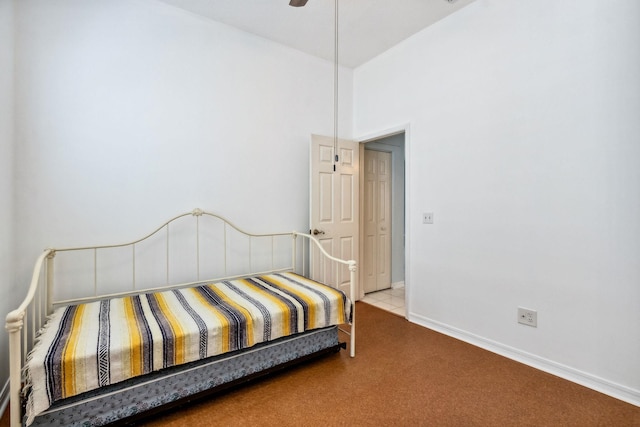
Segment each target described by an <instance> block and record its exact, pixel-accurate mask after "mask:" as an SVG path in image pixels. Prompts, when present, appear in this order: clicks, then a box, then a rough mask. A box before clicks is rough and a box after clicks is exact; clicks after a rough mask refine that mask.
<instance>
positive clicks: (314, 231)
mask: <svg viewBox="0 0 640 427" xmlns="http://www.w3.org/2000/svg"><path fill="white" fill-rule="evenodd" d="M312 233H313V235H314V236H317V235H318V234H324V231H322V230H318V229H317V228H314V229H313V232H312Z"/></svg>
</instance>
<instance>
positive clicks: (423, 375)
mask: <svg viewBox="0 0 640 427" xmlns="http://www.w3.org/2000/svg"><path fill="white" fill-rule="evenodd" d="M357 315H358V319H357V325H358V330H357V347H356V351H357V354H356V357H355V358H354V359H351V358H349V355H348V352H346V351H341V352H340V353H339V354H331V355H328V356H325V357H321V358H319V359H316V360H313V361H311V362H307V363H304V364H301V365H299V366H297V367H294V368H290V369H287V370H285V371H283V372H281V373H279V374H275V375H272V376H270V377H268V378H265V379H261V380H257V381H255V382H253V383H250V384H248V385H244V386H241V387H238V388H236V389H233V390H231V391H229V392H226V393H224V394H221V395H218V396H215V397H211V398H207V399H205V400H202V401H199V402H195V403H191V404H189V405H185V406H183V407H181V408H179V409H174V410H171V411H170V412H169V413H165V414H162V415H159V416H157V417H155V418H153V419H149V420H145V421H144V422H139V423H138V424H137V425H138V426H145V427H163V426H166V427H169V426H246V425H251V426H276V425H277V426H301V425H304V426H341V425H345V426H346V425H350V426H581V427H584V426H640V407H636V406H634V405H631V404H628V403H625V402H622V401H620V400H617V399H614V398H611V397H609V396H606V395H604V394H601V393H598V392H596V391H593V390H591V389H588V388H585V387H582V386H580V385H577V384H575V383H572V382H569V381H566V380H563V379H561V378H558V377H555V376H553V375H550V374H547V373H545V372H542V371H539V370H536V369H534V368H531V367H528V366H526V365H523V364H521V363H518V362H515V361H512V360H509V359H507V358H504V357H502V356H499V355H496V354H494V353H491V352H488V351H485V350H482V349H480V348H478V347H474V346H472V345H469V344H466V343H464V342H461V341H459V340H456V339H453V338H450V337H447V336H445V335H442V334H439V333H437V332H434V331H431V330H429V329H426V328H423V327H421V326H418V325H415V324H412V323H409V322H408V321H407V320H405V319H404V318H402V317H399V316H396V315H394V314H391V313H389V312H385V311H383V310H381V309H378V308H375V307H373V306H370V305H367V304H364V303H357ZM345 340H346V337H345ZM5 418H6V414H5V417H3V422H2V423H0V425H2V426H4V425H8V424H4V419H5Z"/></svg>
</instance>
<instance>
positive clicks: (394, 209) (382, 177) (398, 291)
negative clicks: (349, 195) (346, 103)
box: [360, 132, 406, 316]
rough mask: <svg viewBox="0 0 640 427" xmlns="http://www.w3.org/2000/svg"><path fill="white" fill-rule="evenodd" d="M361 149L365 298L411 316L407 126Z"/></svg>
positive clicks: (361, 227) (361, 219)
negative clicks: (407, 301)
mask: <svg viewBox="0 0 640 427" xmlns="http://www.w3.org/2000/svg"><path fill="white" fill-rule="evenodd" d="M360 154H361V156H360V157H361V158H362V159H364V162H362V168H361V175H360V183H361V184H360V185H361V191H360V195H361V203H360V236H361V239H360V242H361V248H360V253H361V254H362V257H361V264H362V270H361V271H362V274H361V276H360V277H361V286H362V287H361V289H362V291H363V293H364V294H365V295H364V299H363V301H365V302H368V303H370V304H373V305H376V306H378V307H380V308H383V309H386V310H389V311H393V312H395V313H397V314H400V315H402V316H406V310H405V292H404V291H405V289H404V285H405V132H401V133H396V134H394V135H388V136H383V137H380V138H377V139H374V140H370V141H367V142H365V143H361V144H360ZM387 158H388V163H387V160H385V159H387ZM374 164H375V166H374ZM387 164H388V166H386V165H387ZM385 200H386V201H385Z"/></svg>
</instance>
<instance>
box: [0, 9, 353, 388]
mask: <svg viewBox="0 0 640 427" xmlns="http://www.w3.org/2000/svg"><path fill="white" fill-rule="evenodd" d="M15 26H16V29H15V37H16V52H17V56H16V76H18V78H17V82H16V145H15V155H16V162H15V165H16V171H15V176H16V180H15V189H16V193H17V196H16V202H15V208H16V212H19V213H20V214H19V215H17V216H16V218H15V221H14V223H13V224H14V225H15V228H16V242H18V244H17V249H18V255H17V263H16V265H17V267H16V277H17V281H18V282H19V283H20V289H22V290H23V291H24V292H23V294H24V293H26V289H25V287H26V285H27V281H28V278H29V275H30V270H31V268H32V264H33V262H34V261H35V258H36V257H37V255H38V254H39V253H40V251H41V250H42V249H44V248H45V247H48V246H51V245H56V246H58V247H60V246H66V245H74V244H79V243H83V244H84V243H92V242H94V243H96V244H100V243H111V242H119V241H122V240H129V239H132V238H136V237H139V235H140V234H141V233H143V232H145V233H146V232H148V231H151V227H155V226H156V225H159V224H160V223H161V222H162V221H164V220H165V219H167V218H169V217H170V216H173V215H175V214H178V213H181V212H184V211H188V210H191V209H193V208H195V207H201V208H204V209H208V210H212V211H215V212H218V213H221V214H223V215H227V216H228V217H230V218H231V219H232V220H234V222H235V223H236V224H238V225H239V226H241V227H243V228H246V229H247V230H249V231H291V230H293V229H298V230H305V229H307V228H308V204H309V202H308V159H309V154H308V153H309V148H308V147H309V140H310V135H311V134H312V133H317V134H325V135H331V134H333V64H332V63H330V62H326V61H323V60H319V59H317V58H314V57H311V56H309V55H306V54H303V53H301V52H298V51H296V50H292V49H290V48H286V47H283V46H280V45H277V44H274V43H271V42H268V41H266V40H264V39H261V38H258V37H256V36H253V35H250V34H247V33H244V32H240V31H238V30H235V29H233V28H230V27H228V26H225V25H222V24H219V23H216V22H213V21H210V20H207V19H204V18H201V17H199V16H196V15H194V14H191V13H188V12H184V11H182V10H180V9H177V8H174V7H172V6H168V5H166V4H164V3H161V2H156V1H154V0H108V1H107V0H104V1H92V2H87V1H84V0H52V1H38V0H21V1H20V2H17V3H16V22H15ZM340 87H341V91H342V92H341V95H340V99H341V106H340V109H341V111H342V114H341V123H340V125H339V129H340V131H341V132H340V133H341V137H345V138H349V137H351V123H352V118H351V116H350V114H349V112H350V111H351V110H352V105H351V94H352V71H351V70H341V75H340ZM3 289H4V285H3ZM3 316H4V313H3ZM2 334H4V330H2V331H0V335H2ZM3 339H4V336H3ZM3 353H4V350H2V351H0V354H3ZM5 378H6V377H0V380H3V379H5Z"/></svg>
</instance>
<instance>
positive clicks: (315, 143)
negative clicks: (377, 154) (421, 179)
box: [310, 135, 360, 299]
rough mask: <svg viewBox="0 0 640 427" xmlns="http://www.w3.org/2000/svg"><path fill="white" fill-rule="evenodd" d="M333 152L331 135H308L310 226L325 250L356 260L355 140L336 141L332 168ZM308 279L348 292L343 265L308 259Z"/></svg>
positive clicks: (347, 281)
mask: <svg viewBox="0 0 640 427" xmlns="http://www.w3.org/2000/svg"><path fill="white" fill-rule="evenodd" d="M333 152H334V140H333V138H331V137H325V136H318V135H312V137H311V165H310V169H311V195H310V217H311V218H310V225H311V229H317V230H319V232H320V233H321V234H318V235H317V236H316V237H318V238H319V239H320V241H321V243H322V246H323V247H324V248H325V249H326V250H327V252H329V253H330V254H331V255H333V256H335V257H338V258H342V259H347V260H349V259H352V260H355V261H356V262H359V259H358V247H359V246H358V244H357V242H358V238H359V236H358V234H359V224H358V221H359V215H360V213H359V204H358V193H359V188H360V187H359V146H358V143H357V142H355V141H348V140H343V139H339V140H338V150H337V152H338V153H339V155H338V162H336V163H335V171H334V169H333V168H334V156H333ZM314 252H317V251H314V250H312V253H311V259H312V261H313V260H318V259H319V254H317V253H314ZM356 274H358V273H357V271H356ZM311 278H313V279H315V280H318V281H320V282H325V283H328V284H331V285H333V286H335V285H336V284H338V285H339V287H340V289H341V290H343V291H344V292H346V293H347V294H348V293H349V280H350V272H349V270H348V268H347V267H346V266H345V267H344V268H343V267H342V266H340V267H338V266H337V265H334V266H333V268H331V267H329V266H328V265H317V264H316V263H315V262H312V266H311ZM356 283H357V282H356ZM350 297H351V296H350ZM353 298H354V299H355V298H357V295H356V296H354V297H353Z"/></svg>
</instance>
